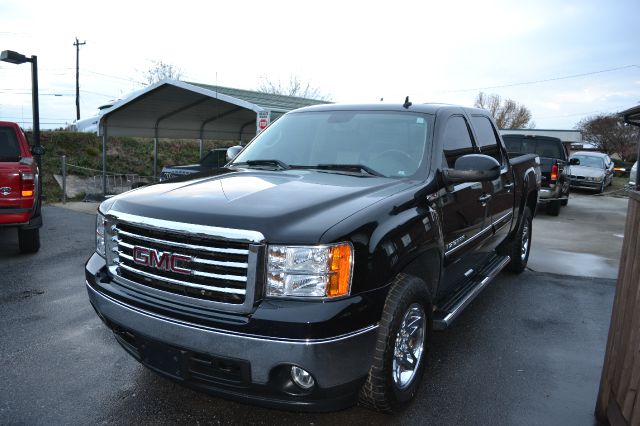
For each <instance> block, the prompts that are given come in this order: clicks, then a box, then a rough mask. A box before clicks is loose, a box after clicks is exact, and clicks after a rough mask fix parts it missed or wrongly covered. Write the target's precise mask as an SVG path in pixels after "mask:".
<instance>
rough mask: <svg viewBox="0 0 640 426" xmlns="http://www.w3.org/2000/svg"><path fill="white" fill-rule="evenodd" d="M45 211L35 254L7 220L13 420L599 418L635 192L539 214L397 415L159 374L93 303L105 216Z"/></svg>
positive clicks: (0, 344) (1, 344)
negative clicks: (287, 404) (236, 396)
mask: <svg viewBox="0 0 640 426" xmlns="http://www.w3.org/2000/svg"><path fill="white" fill-rule="evenodd" d="M44 214H45V225H44V228H43V230H42V237H43V238H42V249H41V251H40V252H39V253H37V254H35V255H29V256H20V255H18V254H17V237H16V236H15V230H13V229H10V230H9V229H0V242H1V244H0V282H1V285H0V287H2V294H1V295H0V359H1V361H0V424H96V423H107V424H109V423H115V424H130V423H138V424H149V423H154V424H175V423H189V424H239V423H251V424H346V423H351V424H403V425H405V424H433V425H450V424H459V425H476V424H492V425H496V424H497V425H501V424H504V425H589V424H595V420H594V418H593V410H594V405H595V399H596V394H597V391H598V384H599V379H600V371H601V367H602V362H603V358H604V349H605V344H606V338H607V332H608V325H609V317H610V314H611V306H612V301H613V294H614V290H615V281H614V280H613V279H612V278H614V277H615V274H616V273H617V261H618V259H619V253H620V247H621V245H622V238H621V235H622V234H623V232H624V217H625V214H626V200H620V199H614V198H610V197H595V196H590V195H587V194H576V195H575V196H573V198H572V199H571V201H570V203H569V206H568V207H566V208H563V209H562V211H561V213H560V216H558V217H551V216H546V215H545V214H544V213H541V214H539V215H538V216H537V217H536V219H535V220H534V237H533V244H534V246H533V251H532V257H531V263H530V266H531V270H529V271H525V272H524V273H523V274H522V275H519V276H514V275H509V274H506V273H504V274H502V275H501V276H500V277H499V278H498V279H497V280H496V281H494V282H493V283H492V284H491V285H490V286H489V287H488V288H487V289H486V290H485V291H484V292H483V293H482V294H481V295H480V296H479V298H478V299H476V301H474V303H473V304H472V305H471V306H470V307H469V308H468V309H467V310H466V311H465V312H464V314H462V316H461V317H460V318H459V319H458V320H457V321H456V322H455V323H454V325H453V327H452V328H451V329H449V330H447V331H445V332H441V333H437V334H435V335H434V336H433V339H432V342H431V345H430V353H429V355H428V367H427V371H426V376H425V380H424V381H423V384H422V387H421V389H420V391H419V394H418V396H417V399H416V401H415V402H414V403H413V404H412V405H411V406H410V407H409V408H408V409H407V410H405V411H403V412H401V413H398V414H395V415H393V416H385V415H380V414H377V413H373V412H370V411H368V410H364V409H362V408H359V407H354V408H351V409H348V410H344V411H340V412H336V413H329V414H301V413H291V412H284V411H277V410H269V409H263V408H259V407H253V406H248V405H244V404H240V403H235V402H230V401H226V400H223V399H218V398H214V397H210V396H208V395H204V394H201V393H197V392H194V391H191V390H188V389H185V388H182V387H180V386H178V385H176V384H174V383H172V382H170V381H167V380H165V379H163V378H160V377H158V376H157V375H155V374H154V373H152V372H150V371H149V370H147V369H145V368H144V367H142V366H141V365H139V364H138V363H137V362H136V361H134V360H133V359H132V358H130V357H129V356H128V355H127V354H126V353H125V352H124V351H123V350H122V349H121V348H120V347H119V346H118V345H117V343H116V342H115V340H114V339H113V337H112V336H111V333H110V332H109V331H108V330H107V329H106V328H105V327H104V326H103V325H102V323H101V322H100V321H99V319H98V318H97V316H96V315H95V313H94V312H93V310H92V308H91V306H90V305H89V302H88V299H87V296H86V292H85V289H84V278H83V263H84V261H85V260H86V258H87V257H88V256H89V255H90V253H91V252H92V251H93V248H94V239H93V232H94V216H93V215H90V214H87V213H83V212H78V211H72V210H68V209H63V208H60V207H51V206H50V207H46V208H45V210H44ZM563 258H564V259H566V260H567V261H570V262H571V268H570V272H571V275H561V273H566V272H563V271H564V270H562V268H561V265H562V262H561V260H562V259H563ZM581 265H582V266H581ZM594 265H595V266H594ZM589 268H591V269H589Z"/></svg>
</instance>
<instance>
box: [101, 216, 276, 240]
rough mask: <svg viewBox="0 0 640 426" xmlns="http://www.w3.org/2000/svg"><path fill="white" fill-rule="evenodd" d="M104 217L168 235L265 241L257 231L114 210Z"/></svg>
mask: <svg viewBox="0 0 640 426" xmlns="http://www.w3.org/2000/svg"><path fill="white" fill-rule="evenodd" d="M106 216H107V217H108V218H111V219H115V220H117V221H123V222H128V223H131V224H133V225H137V226H141V227H144V228H148V229H156V230H163V231H166V232H169V233H171V232H174V233H175V232H178V233H184V234H189V235H197V236H201V237H216V238H220V239H225V240H229V241H235V242H246V243H262V242H264V241H265V238H264V235H262V233H261V232H258V231H248V230H244V229H233V228H221V227H217V226H205V225H197V224H193V223H185V222H173V221H169V220H163V219H154V218H150V217H144V216H137V215H132V214H129V213H123V212H119V211H116V210H111V211H109V212H108V213H107V215H106Z"/></svg>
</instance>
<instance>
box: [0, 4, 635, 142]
mask: <svg viewBox="0 0 640 426" xmlns="http://www.w3.org/2000/svg"><path fill="white" fill-rule="evenodd" d="M639 18H640V1H638V0H619V1H590V0H579V1H561V0H555V1H546V0H536V1H509V0H507V1H477V0H476V1H460V0H459V1H455V2H454V1H442V2H433V1H429V2H427V1H424V0H423V1H416V2H409V1H384V2H378V1H362V2H359V1H358V2H356V1H348V0H342V1H330V0H324V1H321V2H307V1H286V2H284V1H278V0H272V1H260V2H253V1H242V0H235V1H228V2H225V1H208V2H206V1H200V2H197V1H189V0H183V1H179V2H162V1H153V2H144V1H135V0H129V1H120V0H109V1H101V2H96V1H91V0H84V1H61V0H58V1H29V0H0V50H6V49H9V50H15V51H18V52H20V53H23V54H26V55H37V56H38V66H39V82H40V93H41V96H40V117H41V123H42V127H44V128H51V127H59V126H62V125H64V123H72V122H73V121H74V120H75V58H76V56H75V53H76V52H75V47H74V46H73V42H74V41H75V37H76V36H77V37H78V38H79V39H80V41H86V45H84V46H82V47H81V49H80V89H81V92H80V101H81V114H82V118H87V117H89V116H91V115H94V113H95V111H96V109H97V107H98V106H99V105H102V104H104V103H106V102H108V101H109V100H112V99H116V98H119V97H124V96H126V94H127V93H129V92H130V91H132V90H136V89H139V88H141V87H143V81H144V77H143V74H144V71H145V70H147V69H149V67H150V64H151V61H154V60H155V61H158V60H159V61H163V62H166V63H169V64H172V65H174V66H176V67H177V68H179V69H180V70H181V71H182V73H183V77H182V79H183V80H186V81H195V82H200V83H209V84H215V83H217V84H219V85H222V86H229V87H237V88H242V89H256V88H257V86H258V85H259V83H260V79H261V77H263V76H267V77H268V78H269V79H271V80H273V81H277V80H282V81H283V82H286V81H287V80H288V79H289V77H290V76H292V75H295V76H298V77H299V78H300V79H301V80H303V81H306V82H310V83H311V85H313V86H316V87H318V88H319V89H320V90H321V92H323V93H326V94H328V95H329V96H330V98H331V99H332V100H333V101H336V102H377V101H379V100H380V98H384V100H385V102H402V101H403V100H404V97H405V96H406V95H410V97H411V100H412V101H413V102H414V103H415V102H446V103H455V104H461V105H469V106H470V105H472V104H473V100H474V98H475V96H476V95H477V93H478V91H480V90H483V91H484V92H486V93H497V94H499V95H501V96H502V97H505V98H511V99H514V100H515V101H517V102H519V103H522V104H524V105H526V106H527V107H529V108H530V109H531V111H532V113H533V119H534V121H535V123H536V127H537V128H540V129H571V128H573V127H574V126H575V124H576V123H577V122H578V121H579V120H580V119H582V118H584V117H587V116H590V115H593V114H596V113H609V112H617V111H620V110H623V109H626V108H629V107H632V106H635V105H637V104H639V103H640V50H639V49H638V47H637V46H638V40H640V22H639ZM30 89H31V80H30V71H29V64H23V65H13V64H8V63H4V62H0V120H2V119H4V120H12V121H18V122H21V123H24V125H25V126H26V127H31V97H30ZM53 95H62V96H53Z"/></svg>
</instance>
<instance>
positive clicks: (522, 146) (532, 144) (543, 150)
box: [503, 135, 565, 160]
mask: <svg viewBox="0 0 640 426" xmlns="http://www.w3.org/2000/svg"><path fill="white" fill-rule="evenodd" d="M503 139H504V144H505V145H506V146H507V152H510V153H514V154H538V155H539V156H540V157H547V158H559V159H561V160H564V159H565V155H564V148H563V146H562V142H560V140H559V139H558V140H554V139H538V138H528V137H524V136H517V135H505V136H504V137H503Z"/></svg>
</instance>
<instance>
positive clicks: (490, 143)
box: [471, 115, 503, 164]
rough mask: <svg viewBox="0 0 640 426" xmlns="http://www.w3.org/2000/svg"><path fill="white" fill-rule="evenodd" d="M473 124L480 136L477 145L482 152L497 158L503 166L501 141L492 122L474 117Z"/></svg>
mask: <svg viewBox="0 0 640 426" xmlns="http://www.w3.org/2000/svg"><path fill="white" fill-rule="evenodd" d="M471 122H472V123H473V128H474V129H475V131H476V135H477V136H478V140H477V141H476V143H477V144H478V147H479V148H480V152H481V153H483V154H485V155H489V156H491V157H493V158H495V159H496V160H498V163H500V164H502V163H503V162H502V152H501V150H500V144H499V139H498V138H497V136H496V132H495V130H494V128H493V125H492V124H491V121H490V120H489V119H488V118H487V117H485V116H482V115H474V116H472V117H471Z"/></svg>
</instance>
